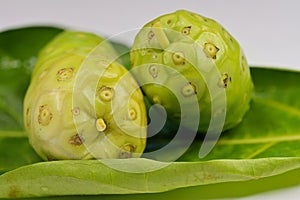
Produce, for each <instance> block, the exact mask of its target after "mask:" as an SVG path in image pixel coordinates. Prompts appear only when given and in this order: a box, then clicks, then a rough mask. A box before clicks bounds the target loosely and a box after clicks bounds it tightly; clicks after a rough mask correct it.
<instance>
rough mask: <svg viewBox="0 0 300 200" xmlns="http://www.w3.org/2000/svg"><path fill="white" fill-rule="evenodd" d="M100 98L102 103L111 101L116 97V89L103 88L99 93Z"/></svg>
mask: <svg viewBox="0 0 300 200" xmlns="http://www.w3.org/2000/svg"><path fill="white" fill-rule="evenodd" d="M98 96H99V98H100V99H101V100H102V101H111V100H112V98H113V96H114V89H113V88H110V87H106V86H102V87H101V88H100V89H99V91H98Z"/></svg>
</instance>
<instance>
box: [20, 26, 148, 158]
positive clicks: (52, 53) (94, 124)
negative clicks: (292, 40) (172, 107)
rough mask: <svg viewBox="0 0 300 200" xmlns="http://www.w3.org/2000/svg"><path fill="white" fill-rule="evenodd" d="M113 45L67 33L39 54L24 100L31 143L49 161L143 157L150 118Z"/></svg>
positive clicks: (80, 34)
mask: <svg viewBox="0 0 300 200" xmlns="http://www.w3.org/2000/svg"><path fill="white" fill-rule="evenodd" d="M116 59H117V55H116V53H115V51H114V50H113V48H112V46H111V45H110V44H109V43H108V42H107V41H105V40H104V39H103V38H101V37H99V36H96V35H94V34H90V33H84V32H74V31H65V32H63V33H61V34H60V35H58V36H57V37H56V38H55V39H54V40H53V41H51V42H50V43H49V44H48V45H47V46H46V47H45V48H44V49H43V50H42V51H41V52H40V54H39V57H38V60H37V63H36V65H35V68H34V71H33V74H32V79H31V83H30V86H29V88H28V91H27V93H26V97H25V102H24V122H25V127H26V130H27V132H28V136H29V141H30V143H31V145H32V146H33V148H34V149H35V150H36V152H37V153H38V154H39V155H40V156H41V157H42V158H43V159H44V160H56V159H93V158H96V159H101V158H127V157H139V156H140V155H141V153H142V152H143V151H144V148H145V144H146V128H145V126H146V124H147V115H146V111H145V105H144V101H143V95H142V93H141V91H140V89H139V87H138V85H137V83H136V81H135V80H134V79H133V77H132V76H131V75H130V74H129V73H128V71H127V70H126V69H125V68H124V67H123V66H122V65H121V64H120V63H119V62H117V61H116Z"/></svg>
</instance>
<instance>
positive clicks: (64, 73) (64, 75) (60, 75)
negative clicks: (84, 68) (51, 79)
mask: <svg viewBox="0 0 300 200" xmlns="http://www.w3.org/2000/svg"><path fill="white" fill-rule="evenodd" d="M73 72H74V69H73V68H63V69H60V70H58V72H57V73H56V79H57V81H66V80H69V79H71V78H72V77H73Z"/></svg>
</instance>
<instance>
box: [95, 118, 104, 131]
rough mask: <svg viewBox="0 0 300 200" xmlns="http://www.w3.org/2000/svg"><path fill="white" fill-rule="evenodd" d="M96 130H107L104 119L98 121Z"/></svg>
mask: <svg viewBox="0 0 300 200" xmlns="http://www.w3.org/2000/svg"><path fill="white" fill-rule="evenodd" d="M96 128H97V130H98V131H100V132H103V131H105V129H106V123H105V121H104V120H103V119H102V118H99V119H97V120H96Z"/></svg>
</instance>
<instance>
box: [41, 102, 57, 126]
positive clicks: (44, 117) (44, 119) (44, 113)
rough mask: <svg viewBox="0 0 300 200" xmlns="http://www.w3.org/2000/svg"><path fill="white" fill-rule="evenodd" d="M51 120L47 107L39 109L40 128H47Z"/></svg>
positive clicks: (50, 113)
mask: <svg viewBox="0 0 300 200" xmlns="http://www.w3.org/2000/svg"><path fill="white" fill-rule="evenodd" d="M52 118H53V114H52V112H51V109H50V107H49V106H48V105H42V106H40V107H39V116H38V123H39V124H40V125H42V126H47V125H48V124H49V123H50V121H51V120H52Z"/></svg>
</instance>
